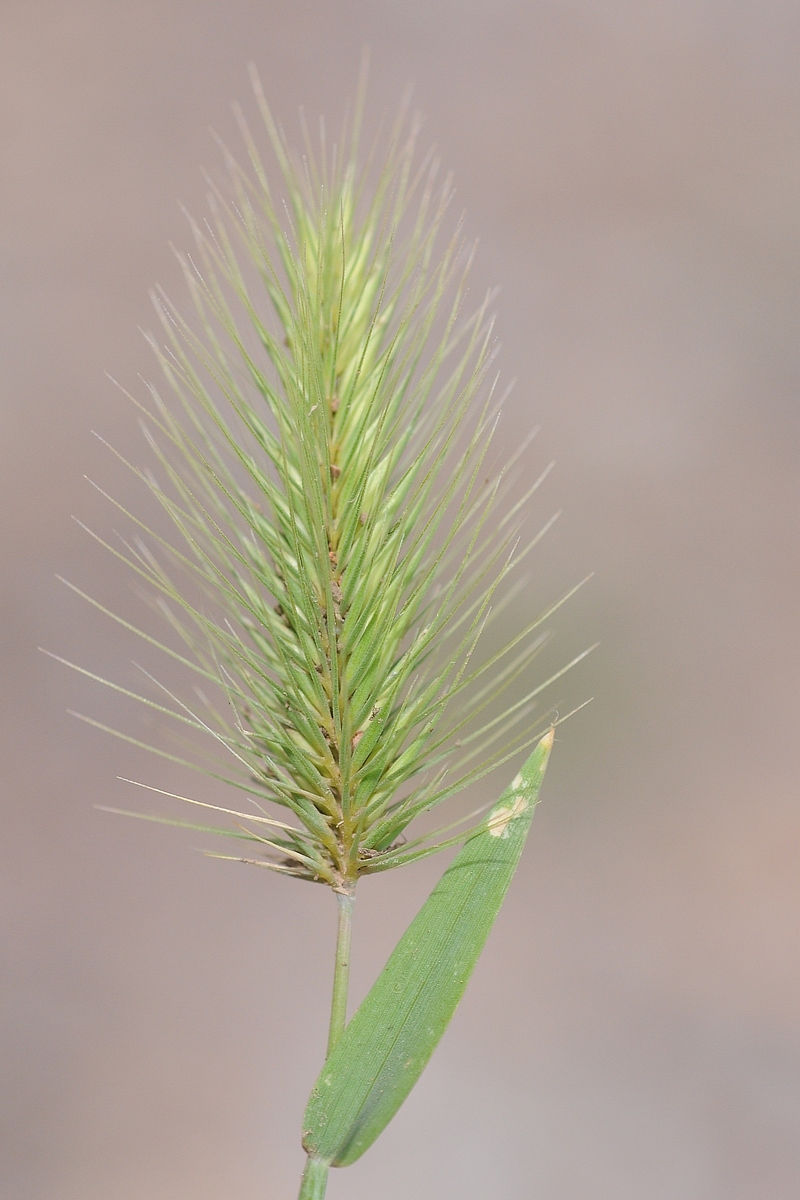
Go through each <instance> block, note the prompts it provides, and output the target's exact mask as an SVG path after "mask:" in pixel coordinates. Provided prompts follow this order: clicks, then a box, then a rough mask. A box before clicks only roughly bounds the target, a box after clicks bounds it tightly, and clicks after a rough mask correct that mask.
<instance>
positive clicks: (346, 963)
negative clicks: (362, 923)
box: [326, 890, 356, 1057]
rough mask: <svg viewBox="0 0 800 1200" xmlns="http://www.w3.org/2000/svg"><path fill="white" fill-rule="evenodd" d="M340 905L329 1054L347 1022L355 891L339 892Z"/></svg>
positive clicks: (328, 1055) (337, 897)
mask: <svg viewBox="0 0 800 1200" xmlns="http://www.w3.org/2000/svg"><path fill="white" fill-rule="evenodd" d="M336 899H337V901H338V903H339V926H338V929H337V931H336V967H335V969H334V973H333V997H332V999H331V1024H330V1031H329V1033H328V1054H327V1056H326V1057H330V1053H331V1051H332V1050H333V1048H334V1046H335V1045H336V1043H337V1042H338V1040H339V1038H340V1037H341V1036H342V1033H343V1032H344V1026H345V1022H346V1020H347V985H348V983H349V981H350V939H351V935H352V931H353V905H354V903H355V899H356V896H355V891H354V890H353V891H349V892H337V893H336Z"/></svg>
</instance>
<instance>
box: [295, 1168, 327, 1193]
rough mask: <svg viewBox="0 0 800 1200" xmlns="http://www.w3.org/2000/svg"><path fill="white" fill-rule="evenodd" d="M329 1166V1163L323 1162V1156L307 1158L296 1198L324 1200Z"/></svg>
mask: <svg viewBox="0 0 800 1200" xmlns="http://www.w3.org/2000/svg"><path fill="white" fill-rule="evenodd" d="M329 1168H330V1163H327V1162H325V1159H324V1158H309V1159H308V1161H307V1162H306V1169H305V1171H303V1182H302V1183H301V1184H300V1195H299V1196H298V1198H297V1200H324V1196H325V1189H326V1188H327V1186H328V1170H329Z"/></svg>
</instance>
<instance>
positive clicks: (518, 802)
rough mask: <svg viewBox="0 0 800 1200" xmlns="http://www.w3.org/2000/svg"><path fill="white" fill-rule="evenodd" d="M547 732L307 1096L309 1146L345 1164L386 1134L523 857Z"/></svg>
mask: <svg viewBox="0 0 800 1200" xmlns="http://www.w3.org/2000/svg"><path fill="white" fill-rule="evenodd" d="M552 744H553V730H550V731H549V733H547V734H546V735H545V736H544V737H543V738H542V740H541V741H540V742H539V743H538V745H537V746H536V749H535V750H534V751H533V753H532V754H531V756H530V758H529V759H528V760H527V762H526V763H525V765H524V766H523V768H522V771H521V772H520V774H519V775H518V776H517V778H516V779H515V780H514V782H513V783H512V784H511V786H510V787H509V788H507V789H506V791H505V792H504V793H503V795H502V796H501V798H500V800H499V801H498V803H497V804H496V805H495V806H494V808H493V809H492V811H491V813H490V814H489V817H488V819H487V821H486V822H485V824H484V825H483V826H482V828H481V830H480V832H478V833H476V834H475V835H474V836H473V837H471V838H470V839H469V840H468V841H467V843H466V844H465V846H464V848H463V849H462V850H461V852H460V853H459V854H458V856H457V857H456V858H455V859H454V861H453V863H452V864H451V865H450V867H449V868H448V869H447V871H446V872H445V873H444V875H443V877H442V879H441V880H440V882H439V883H438V884H437V885H436V887H435V888H434V890H433V892H432V893H431V895H430V896H429V897H428V899H427V900H426V902H425V904H424V905H423V907H422V908H421V909H420V911H419V913H418V914H417V916H416V917H415V918H414V920H413V921H412V923H411V925H410V926H409V927H408V929H407V930H406V932H405V933H404V935H403V937H402V938H401V939H400V941H399V942H398V944H397V946H396V947H395V949H394V951H393V952H392V954H391V956H390V958H389V961H388V963H387V964H386V967H385V968H384V969H383V971H382V972H381V974H380V975H379V977H378V979H377V980H376V982H375V984H374V985H373V987H372V989H371V991H370V992H369V994H368V995H367V997H366V999H365V1000H364V1002H363V1003H362V1005H361V1007H360V1008H359V1009H358V1011H357V1013H356V1014H355V1016H354V1017H353V1019H352V1021H351V1022H350V1024H349V1025H348V1026H347V1028H346V1029H345V1032H344V1034H343V1035H342V1038H341V1040H340V1041H339V1043H338V1045H337V1046H336V1048H335V1050H334V1051H333V1053H332V1054H331V1056H330V1058H329V1059H328V1061H327V1062H326V1064H325V1066H324V1068H323V1070H322V1072H321V1074H320V1076H319V1079H318V1080H317V1083H316V1084H315V1086H314V1089H313V1091H312V1093H311V1098H310V1100H309V1102H308V1107H307V1109H306V1115H305V1121H304V1135H303V1145H304V1147H305V1149H306V1151H307V1153H308V1154H309V1155H312V1156H314V1157H315V1158H318V1159H322V1160H324V1161H326V1162H328V1163H331V1164H332V1165H333V1166H349V1165H350V1164H351V1163H353V1162H355V1161H356V1159H358V1158H360V1157H361V1155H362V1154H363V1153H364V1151H365V1150H367V1149H368V1148H369V1147H370V1146H371V1145H372V1143H373V1142H374V1141H375V1139H376V1138H377V1137H378V1136H379V1134H380V1133H382V1132H383V1130H384V1129H385V1127H386V1126H387V1125H388V1123H389V1121H390V1120H391V1119H392V1117H393V1116H394V1115H395V1113H396V1112H397V1110H398V1109H399V1108H400V1105H401V1104H402V1103H403V1101H404V1100H405V1098H406V1096H407V1095H408V1093H409V1092H410V1091H411V1089H412V1087H413V1086H414V1084H415V1083H416V1081H417V1079H418V1078H419V1076H420V1075H421V1074H422V1071H423V1069H424V1068H425V1066H426V1064H427V1062H428V1060H429V1058H430V1056H431V1054H432V1053H433V1051H434V1049H435V1048H436V1046H437V1044H438V1042H439V1040H440V1038H441V1036H442V1034H443V1033H444V1031H445V1029H446V1028H447V1025H448V1024H449V1022H450V1019H451V1018H452V1016H453V1014H454V1012H455V1010H456V1007H457V1005H458V1002H459V1001H460V999H461V997H462V995H463V993H464V989H465V988H466V985H467V982H468V980H469V977H470V975H471V974H472V970H473V968H474V966H475V964H476V962H477V960H478V957H479V955H480V953H481V950H482V949H483V946H484V943H485V941H486V938H487V937H488V935H489V931H490V930H491V927H492V925H493V924H494V921H495V918H496V916H497V914H498V912H499V910H500V906H501V904H502V902H503V899H504V897H505V894H506V891H507V890H508V886H509V884H510V882H511V879H512V877H513V875H514V872H515V870H516V868H517V864H518V863H519V859H520V856H521V854H522V850H523V847H524V845H525V841H526V838H527V835H528V830H529V828H530V822H531V819H532V817H533V812H534V809H535V807H536V803H537V800H538V795H539V789H540V787H541V783H542V779H543V777H544V772H545V769H546V766H547V760H548V758H549V755H550V750H551V747H552Z"/></svg>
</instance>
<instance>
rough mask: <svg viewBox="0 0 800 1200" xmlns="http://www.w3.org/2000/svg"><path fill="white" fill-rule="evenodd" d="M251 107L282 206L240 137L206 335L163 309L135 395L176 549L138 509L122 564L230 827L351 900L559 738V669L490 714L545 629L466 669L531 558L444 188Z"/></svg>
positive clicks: (164, 707) (196, 281) (393, 159)
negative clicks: (152, 621) (430, 822)
mask: <svg viewBox="0 0 800 1200" xmlns="http://www.w3.org/2000/svg"><path fill="white" fill-rule="evenodd" d="M257 95H258V97H259V103H260V107H261V113H262V116H263V119H264V123H265V126H266V130H267V133H268V135H269V139H270V141H271V145H272V150H273V154H274V157H275V159H276V160H277V163H278V166H279V168H280V176H281V184H280V186H281V191H282V193H283V196H285V197H286V201H288V202H284V201H283V197H281V202H279V201H278V200H277V199H275V198H274V195H273V191H272V190H271V185H270V183H269V181H268V178H267V172H266V170H265V167H264V165H263V163H262V160H261V158H260V156H259V151H258V148H257V144H256V139H255V138H253V137H252V136H251V134H250V132H249V131H248V129H247V127H246V126H245V125H244V124H243V125H242V129H243V134H244V138H245V142H246V146H247V152H248V157H249V164H248V166H247V168H246V169H242V168H241V167H240V166H239V165H238V164H237V163H236V162H235V161H234V160H233V159H232V158H231V157H230V155H228V154H227V152H226V159H227V166H228V169H229V177H230V186H229V188H228V191H227V193H226V192H224V191H220V190H216V191H215V194H214V195H213V197H212V202H211V215H210V218H209V220H208V221H207V222H206V223H205V224H204V225H203V226H202V227H201V226H199V225H195V224H193V225H192V229H193V234H194V241H195V248H194V250H193V252H192V254H191V255H189V256H187V257H186V258H185V259H184V260H183V267H184V273H185V278H186V283H187V286H188V289H189V292H190V294H191V298H192V301H193V314H192V317H191V319H186V318H185V317H184V316H182V315H181V313H180V312H179V311H178V310H176V309H175V308H174V307H173V306H172V305H171V304H170V303H169V302H168V301H167V300H166V299H165V298H164V297H163V296H159V297H158V298H157V309H158V312H159V315H160V319H161V326H162V329H163V335H162V337H161V339H159V340H156V339H153V347H154V350H155V352H156V354H157V356H158V359H159V362H160V365H161V368H162V370H163V374H164V377H165V378H166V381H167V384H168V387H169V398H168V399H165V398H164V397H162V395H161V393H160V392H159V391H158V389H156V388H151V389H150V400H149V401H148V402H147V404H145V405H142V406H141V407H142V412H143V414H144V416H143V423H144V428H145V431H146V435H147V438H148V440H149V442H150V445H151V447H152V450H153V452H154V454H155V456H156V459H157V464H158V467H157V470H156V471H155V472H154V473H152V474H151V473H149V472H139V471H138V470H137V474H139V475H140V478H141V479H142V480H143V482H144V483H145V484H146V486H147V487H148V488H149V489H150V490H151V492H152V493H153V494H154V495H155V497H156V498H157V499H158V501H159V502H160V503H161V504H162V505H163V507H164V509H165V510H166V512H167V513H168V514H169V517H170V518H171V521H172V525H173V530H174V535H175V536H174V537H170V538H165V537H164V536H163V534H161V533H160V532H158V531H154V530H152V529H149V528H146V527H145V526H144V524H143V523H142V522H141V521H137V520H136V518H135V517H132V516H131V514H130V513H127V514H126V515H127V516H128V517H130V518H131V520H133V521H134V522H135V523H136V524H137V525H138V530H137V538H136V540H135V541H134V542H132V543H131V544H130V545H128V546H127V548H126V549H124V550H122V551H120V550H119V549H116V548H114V549H113V552H114V553H115V554H117V555H118V557H120V558H122V559H124V560H125V561H126V562H127V564H128V565H129V567H131V568H132V569H133V571H135V572H136V573H137V574H138V575H139V577H140V579H142V578H143V579H144V580H145V581H146V583H147V586H148V589H149V590H150V592H151V593H152V594H153V595H154V596H156V597H157V598H158V603H159V607H160V608H161V610H162V612H163V614H164V616H165V617H166V618H167V620H168V621H169V623H170V625H171V627H172V630H173V632H174V633H177V635H178V636H179V637H180V638H181V639H182V642H183V648H182V649H181V650H180V651H178V650H176V649H175V647H174V645H172V644H167V642H166V641H165V642H164V643H163V644H161V643H157V644H159V645H160V647H161V649H163V650H164V651H165V652H166V653H167V654H169V655H170V656H171V657H172V659H178V660H179V661H180V662H181V664H183V666H184V667H185V668H187V669H188V670H189V671H190V672H192V673H193V674H194V676H195V681H196V682H197V683H198V685H199V686H198V688H196V689H194V692H193V697H192V699H191V700H187V699H186V698H180V697H179V696H178V695H176V694H175V693H174V692H172V691H169V692H167V689H166V688H165V687H164V688H163V690H162V694H161V696H160V697H159V698H157V699H156V700H153V699H152V697H150V696H138V695H137V698H138V699H142V700H143V701H144V702H145V703H148V704H150V705H151V706H152V707H154V708H156V709H157V710H158V712H159V714H161V715H162V716H163V717H165V718H170V719H173V720H175V721H176V722H178V723H179V724H180V725H181V726H184V727H185V726H187V725H188V726H190V727H191V728H192V729H193V730H194V731H196V732H197V733H199V734H202V735H204V736H208V737H210V738H211V739H212V744H213V745H214V746H215V747H216V749H217V750H218V751H219V753H220V756H221V759H222V763H221V765H220V766H219V768H212V773H215V774H217V775H218V776H219V777H220V778H225V779H227V780H228V782H230V783H232V784H234V785H235V786H236V787H237V788H239V789H241V791H243V792H244V793H245V794H246V796H247V799H246V801H243V802H242V804H240V805H238V806H236V807H234V808H220V809H219V811H221V812H224V813H228V814H229V815H230V816H231V817H232V818H233V821H232V826H233V827H232V828H229V829H227V828H226V829H222V828H220V829H215V830H214V832H219V833H225V834H226V835H227V836H231V837H234V838H239V839H243V840H245V841H250V842H252V843H253V847H252V852H251V853H250V854H249V856H248V857H246V858H244V859H243V861H254V862H258V863H260V864H261V865H264V866H269V867H270V868H272V869H274V870H277V871H280V872H283V873H286V874H289V875H294V876H299V877H302V878H307V879H311V880H317V881H321V882H324V883H326V884H329V885H331V886H333V887H334V888H337V889H342V888H350V887H351V886H352V885H353V884H354V882H355V880H356V879H357V878H358V876H360V875H362V874H365V873H370V872H375V871H382V870H386V869H388V868H390V867H394V866H397V865H400V864H402V863H405V862H409V861H411V860H413V859H415V858H419V857H421V856H423V855H425V854H429V853H432V852H433V851H435V850H437V849H439V848H441V847H442V846H443V845H450V844H452V843H453V842H455V841H457V840H461V839H462V838H463V837H464V836H465V833H464V831H463V829H462V832H461V833H456V834H455V835H453V836H452V837H449V836H442V835H443V834H448V833H450V830H451V828H452V827H448V828H447V829H446V830H444V831H442V830H439V831H436V832H434V833H432V834H429V835H428V836H427V837H420V838H417V839H412V840H407V834H406V830H407V827H408V826H409V824H410V823H411V822H412V821H413V820H414V819H415V818H416V817H418V816H420V815H421V814H423V813H425V812H426V811H428V810H430V809H432V808H433V807H434V806H435V805H437V804H439V803H440V802H442V801H443V800H444V799H446V798H448V797H449V796H452V795H453V794H454V793H456V792H458V791H460V790H461V789H463V788H464V787H466V786H467V785H468V784H470V783H472V782H474V781H475V780H477V779H479V778H481V777H482V776H483V775H485V774H486V773H487V772H488V771H490V770H492V769H493V768H494V767H496V766H497V765H499V764H501V763H503V762H505V761H506V760H507V759H509V758H510V757H511V756H512V755H514V754H516V753H517V752H518V751H519V750H521V749H523V748H524V747H525V746H526V745H529V744H530V743H531V742H532V741H534V740H535V738H536V737H537V736H538V735H539V733H540V732H541V727H542V726H545V727H546V725H548V724H550V723H551V722H550V721H549V720H547V719H543V720H542V721H541V722H539V724H537V725H536V726H535V727H534V726H533V725H532V723H531V716H530V714H531V710H532V707H533V704H534V697H535V696H536V695H537V694H538V693H539V692H540V691H541V690H542V689H543V688H544V687H545V686H546V683H549V682H550V681H549V680H548V681H546V682H541V681H537V682H536V684H535V685H533V686H529V687H527V688H526V689H524V690H525V695H524V696H523V697H522V698H521V699H516V700H515V702H514V703H513V704H511V705H507V706H506V707H505V708H504V709H503V711H500V712H498V704H497V700H498V697H499V696H501V694H502V693H503V691H504V690H505V688H507V687H508V686H509V685H510V684H512V683H513V682H514V681H515V680H516V679H517V678H518V677H519V676H520V675H522V674H523V673H526V672H527V669H528V667H529V665H530V663H531V661H532V659H533V657H534V656H535V654H536V653H537V651H538V649H539V647H540V646H541V644H542V640H543V635H542V634H541V631H540V628H539V627H540V625H541V621H542V620H543V619H544V617H542V618H540V619H539V620H537V621H535V622H533V623H532V624H531V625H530V626H528V627H527V628H526V629H524V630H521V631H519V632H518V633H516V634H515V635H514V636H513V637H512V638H511V639H510V640H509V641H508V642H507V644H505V645H504V646H503V647H502V648H501V649H500V650H495V652H493V653H491V654H490V655H488V656H484V657H483V659H482V660H481V661H480V665H475V663H476V659H477V657H478V656H477V655H475V653H474V652H475V650H476V646H477V644H478V640H479V638H480V636H481V633H482V630H483V629H484V626H485V624H486V621H487V618H488V617H489V616H490V613H492V611H493V610H494V611H495V612H496V611H497V601H498V598H499V597H500V596H502V595H503V594H504V593H505V592H506V591H507V588H506V584H505V581H506V579H507V577H508V575H509V572H510V571H511V570H512V569H513V568H515V567H516V566H517V564H518V562H519V561H520V560H521V558H523V557H524V554H525V553H526V552H527V550H528V549H529V548H530V545H528V546H524V547H521V548H520V546H519V545H518V540H517V539H518V535H517V529H516V522H517V518H518V516H519V513H520V511H521V508H522V506H523V505H524V500H525V498H523V499H522V500H520V501H519V502H518V503H517V504H516V505H515V506H514V507H512V508H508V506H506V511H505V512H503V509H502V507H500V508H498V506H497V500H498V496H499V495H501V494H502V491H503V487H504V486H505V481H506V480H507V474H506V473H504V472H500V474H499V475H498V476H497V477H496V478H495V479H494V480H493V481H489V480H488V479H487V466H486V454H487V450H488V447H489V442H490V437H491V432H492V429H493V426H494V423H495V420H496V417H497V412H498V408H499V401H498V398H497V395H496V392H495V388H494V386H493V384H492V381H491V380H490V379H488V378H487V372H488V371H489V368H490V364H491V360H492V353H493V348H492V321H491V316H490V313H489V304H490V302H491V298H489V297H487V299H486V301H485V302H484V303H483V304H481V305H480V306H479V307H478V308H477V310H476V311H474V312H469V313H467V314H466V315H465V313H464V300H465V274H466V269H467V267H468V265H469V255H468V253H466V252H465V250H464V248H463V245H462V240H461V235H460V233H459V231H458V230H456V231H455V233H454V234H453V235H452V236H449V237H448V238H447V239H443V234H442V228H443V222H444V219H445V216H446V214H447V212H448V205H449V200H450V185H449V182H447V181H445V182H444V183H442V184H439V183H438V182H437V166H436V162H435V161H434V159H433V158H432V156H430V155H429V156H428V157H427V158H423V160H422V161H421V162H420V163H419V164H418V165H415V164H416V159H415V141H416V135H417V127H416V125H415V124H414V123H413V122H411V123H410V124H409V123H408V122H406V121H405V120H401V121H399V122H398V124H397V125H396V127H395V129H394V131H393V133H392V136H391V138H390V139H389V147H388V151H387V153H386V155H385V157H384V159H383V161H382V165H380V164H379V165H377V166H376V165H375V164H374V162H373V161H372V159H370V160H369V161H368V162H367V164H366V165H365V166H363V167H360V166H359V165H358V164H359V159H358V130H357V128H355V129H354V130H353V132H352V133H351V134H350V135H348V136H347V137H343V138H342V140H341V142H340V144H339V146H338V147H334V148H333V149H331V150H328V149H326V147H325V144H324V139H323V140H322V144H321V148H320V149H319V150H318V151H316V152H312V149H311V146H310V141H309V142H308V144H307V148H306V154H305V156H304V159H303V161H302V162H301V164H300V165H297V164H296V163H295V161H294V160H293V158H292V156H291V155H290V153H289V150H288V148H287V145H286V142H285V140H284V138H283V135H282V134H281V132H280V131H279V130H278V129H277V127H276V126H275V124H274V122H273V119H272V117H271V114H270V112H269V110H268V108H267V106H266V104H265V103H264V101H263V97H262V96H261V94H260V92H259V91H258V89H257ZM355 124H356V126H357V125H358V121H356V122H355ZM131 469H134V468H131ZM536 482H538V481H533V482H532V484H531V488H529V489H528V490H529V491H530V490H532V488H533V487H534V486H535V485H536ZM535 540H537V539H534V541H535ZM109 548H111V547H109ZM498 589H500V590H498ZM551 611H552V610H551ZM109 615H112V614H109ZM547 615H549V614H545V616H547ZM123 624H127V622H124V621H123ZM127 627H128V628H132V627H131V626H130V625H128V626H127ZM142 636H146V637H147V640H148V641H149V642H151V643H152V642H153V638H152V636H151V635H150V634H143V635H142ZM560 673H561V672H559V674H560ZM112 686H113V685H112ZM117 690H123V689H119V688H118V689H117ZM128 694H132V693H128ZM487 710H488V712H489V714H490V715H491V720H486V719H485V717H482V716H481V714H486V713H487ZM95 723H97V722H95ZM129 740H133V739H129ZM172 757H176V756H172ZM179 761H180V760H179ZM182 798H183V799H186V797H182ZM195 803H197V802H195ZM276 805H277V806H280V808H282V809H283V810H285V811H284V813H283V816H284V817H286V819H285V820H280V819H278V811H277V810H276V808H275V806H276ZM207 807H216V806H211V805H208V806H207ZM156 819H159V818H156ZM161 819H163V820H165V821H166V822H167V823H172V824H187V825H188V824H189V823H187V822H177V821H175V822H173V821H171V820H170V819H169V818H161ZM189 827H191V828H207V827H206V826H199V825H190V826H189ZM466 832H469V829H467V831H466ZM221 857H236V858H238V857H239V856H238V855H236V856H221Z"/></svg>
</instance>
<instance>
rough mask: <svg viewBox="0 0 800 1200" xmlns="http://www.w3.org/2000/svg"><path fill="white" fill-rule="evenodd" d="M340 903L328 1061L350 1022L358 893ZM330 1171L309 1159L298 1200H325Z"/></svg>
mask: <svg viewBox="0 0 800 1200" xmlns="http://www.w3.org/2000/svg"><path fill="white" fill-rule="evenodd" d="M336 899H337V901H338V904H339V923H338V927H337V930H336V966H335V968H334V972H333V996H332V998H331V1026H330V1031H329V1033H328V1053H327V1055H326V1058H329V1057H330V1054H331V1051H332V1050H333V1048H334V1046H335V1045H336V1043H337V1042H338V1040H339V1038H340V1037H341V1036H342V1033H343V1032H344V1026H345V1022H346V1020H347V985H348V983H349V981H350V940H351V937H352V933H353V905H354V904H355V899H356V895H355V889H354V888H351V890H350V891H347V892H337V893H336ZM329 1169H330V1163H329V1162H326V1161H325V1159H323V1158H311V1157H309V1158H308V1160H307V1162H306V1169H305V1171H304V1172H303V1180H302V1183H301V1184H300V1195H299V1197H298V1200H324V1196H325V1190H326V1188H327V1186H328V1171H329Z"/></svg>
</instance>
